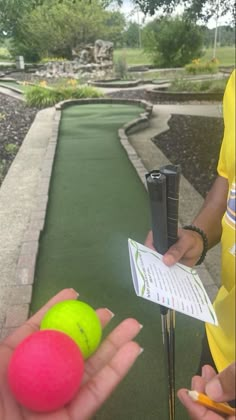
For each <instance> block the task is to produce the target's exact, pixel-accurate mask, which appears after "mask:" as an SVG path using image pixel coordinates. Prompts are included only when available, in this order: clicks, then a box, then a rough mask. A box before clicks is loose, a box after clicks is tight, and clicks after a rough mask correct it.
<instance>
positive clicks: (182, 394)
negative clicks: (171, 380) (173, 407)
mask: <svg viewBox="0 0 236 420" xmlns="http://www.w3.org/2000/svg"><path fill="white" fill-rule="evenodd" d="M177 396H178V398H179V400H180V401H181V403H182V404H183V405H184V407H185V408H186V409H187V411H188V414H189V416H190V418H191V419H192V420H204V419H205V420H222V419H223V418H222V417H221V416H219V415H218V414H216V413H213V411H210V410H208V409H207V408H206V407H204V406H203V405H200V404H198V403H197V402H195V401H192V399H191V398H190V397H189V395H188V390H187V389H183V388H182V389H180V390H179V391H178V392H177Z"/></svg>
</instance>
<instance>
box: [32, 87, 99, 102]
mask: <svg viewBox="0 0 236 420" xmlns="http://www.w3.org/2000/svg"><path fill="white" fill-rule="evenodd" d="M102 96H103V94H102V93H101V92H99V91H98V90H97V89H95V88H93V87H91V86H86V85H85V86H78V87H73V86H61V87H55V88H47V87H42V86H32V87H30V88H28V89H27V91H26V92H25V98H26V103H27V105H29V106H35V107H37V108H46V107H49V106H53V105H55V104H56V103H58V102H60V101H64V100H67V99H83V98H98V97H102Z"/></svg>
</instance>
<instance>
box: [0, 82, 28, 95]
mask: <svg viewBox="0 0 236 420" xmlns="http://www.w3.org/2000/svg"><path fill="white" fill-rule="evenodd" d="M0 86H2V87H6V88H10V89H17V90H19V91H21V92H24V91H25V90H26V89H27V85H22V84H19V83H16V82H10V81H6V82H5V81H4V80H1V81H0Z"/></svg>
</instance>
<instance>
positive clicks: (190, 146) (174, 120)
mask: <svg viewBox="0 0 236 420" xmlns="http://www.w3.org/2000/svg"><path fill="white" fill-rule="evenodd" d="M168 124H169V127H170V129H169V130H168V131H166V132H165V133H161V134H159V135H158V136H157V137H154V138H153V139H152V140H153V142H154V143H155V144H156V146H157V147H159V148H160V149H161V150H162V152H163V153H164V154H165V156H166V157H167V158H168V159H169V160H170V161H171V162H172V163H173V164H180V165H181V168H182V173H183V175H184V176H185V178H187V180H188V181H189V182H190V183H191V184H192V185H193V186H194V188H195V189H196V190H197V191H198V192H199V193H200V194H201V195H202V196H203V197H205V196H206V194H207V192H208V191H209V189H210V187H211V185H212V183H213V181H214V179H215V177H216V168H217V162H218V158H219V151H220V146H221V141H222V138H223V130H224V123H223V119H222V118H213V117H199V116H190V115H172V117H171V119H170V120H169V123H168Z"/></svg>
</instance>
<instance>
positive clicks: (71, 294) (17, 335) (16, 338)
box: [4, 289, 78, 349]
mask: <svg viewBox="0 0 236 420" xmlns="http://www.w3.org/2000/svg"><path fill="white" fill-rule="evenodd" d="M77 297H78V293H77V292H76V291H75V290H73V289H63V290H61V291H60V292H59V293H57V294H56V295H55V296H53V298H52V299H50V300H49V301H48V302H47V303H46V304H45V305H44V306H43V307H42V308H41V309H40V310H39V311H38V312H36V314H34V315H33V316H32V317H31V318H29V319H28V321H26V322H25V323H24V324H23V325H22V326H21V327H19V328H17V329H16V330H15V331H14V332H13V333H12V334H11V335H9V336H8V337H7V338H6V339H5V340H4V343H5V344H6V345H7V346H9V347H11V348H12V349H14V348H15V347H16V346H17V345H18V344H19V343H20V342H21V341H22V340H24V338H26V337H27V336H28V335H29V334H32V333H33V332H35V331H37V330H38V329H39V326H40V323H41V321H42V318H43V316H44V315H45V313H46V312H47V311H48V310H49V309H50V308H51V307H52V306H53V305H55V304H56V303H58V302H62V301H64V300H67V299H76V298H77Z"/></svg>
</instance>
